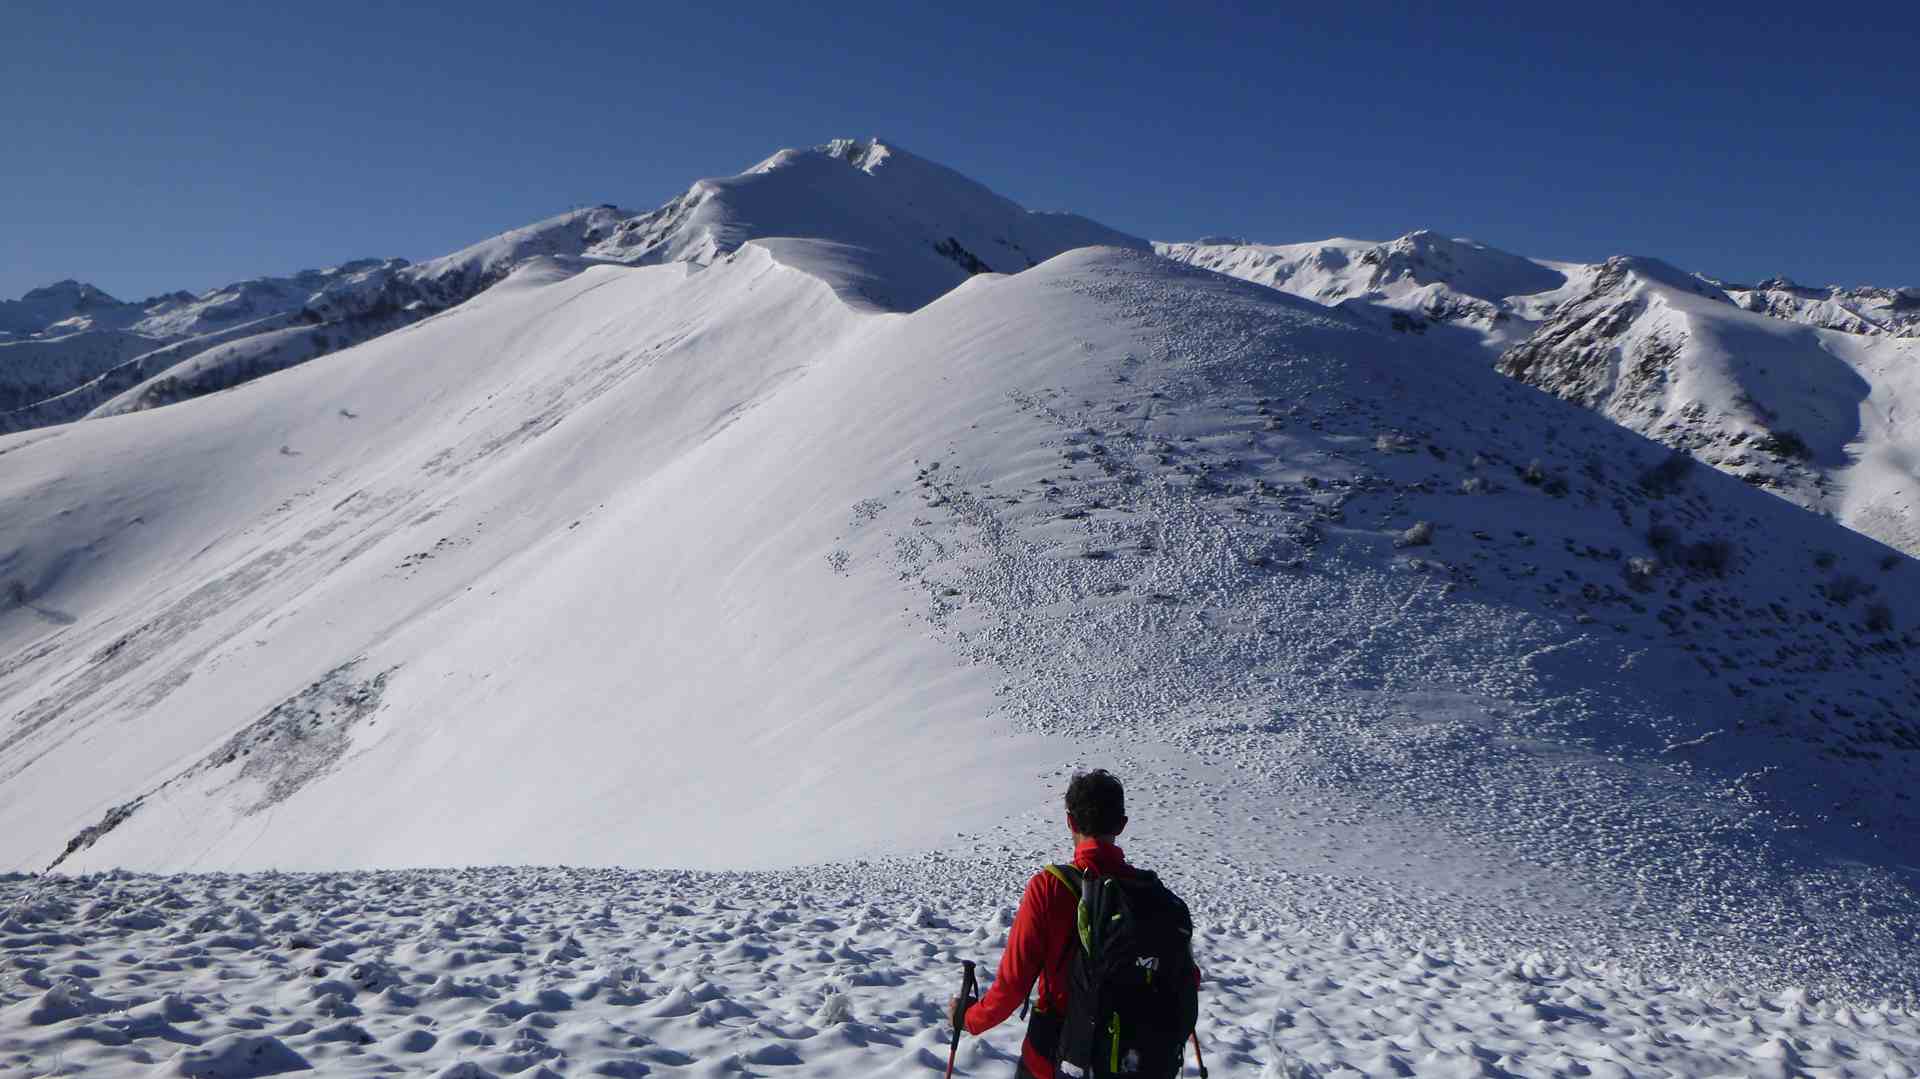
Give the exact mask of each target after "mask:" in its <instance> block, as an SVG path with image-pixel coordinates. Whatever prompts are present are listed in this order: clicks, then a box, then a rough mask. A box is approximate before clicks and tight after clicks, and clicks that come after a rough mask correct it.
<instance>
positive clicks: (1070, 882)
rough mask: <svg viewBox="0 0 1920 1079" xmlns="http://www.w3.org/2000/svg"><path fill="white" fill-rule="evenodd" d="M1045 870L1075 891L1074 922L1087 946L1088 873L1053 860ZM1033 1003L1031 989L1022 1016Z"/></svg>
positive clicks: (1069, 942)
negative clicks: (1084, 893) (1055, 862)
mask: <svg viewBox="0 0 1920 1079" xmlns="http://www.w3.org/2000/svg"><path fill="white" fill-rule="evenodd" d="M1043 872H1045V873H1048V874H1050V875H1051V876H1052V877H1053V879H1055V880H1057V881H1059V882H1060V883H1062V884H1064V885H1066V886H1067V891H1069V892H1072V893H1073V898H1074V904H1075V907H1076V909H1077V910H1078V914H1077V915H1076V916H1075V919H1074V922H1075V924H1076V925H1077V926H1078V928H1079V935H1080V943H1081V946H1082V947H1085V946H1086V942H1087V905H1086V903H1085V902H1084V900H1083V897H1082V893H1081V889H1082V888H1083V887H1084V886H1085V884H1086V879H1087V878H1086V874H1085V873H1082V872H1081V871H1080V867H1078V866H1072V865H1055V864H1053V863H1051V862H1050V863H1048V864H1047V865H1046V867H1045V868H1044V870H1043ZM1067 951H1068V952H1071V951H1073V939H1072V938H1071V937H1069V938H1068V939H1067ZM1032 1005H1033V991H1032V990H1031V989H1029V990H1028V991H1027V999H1026V1000H1024V1001H1022V1002H1021V1004H1020V1018H1022V1019H1025V1018H1026V1017H1027V1011H1028V1009H1029V1008H1031V1007H1032Z"/></svg>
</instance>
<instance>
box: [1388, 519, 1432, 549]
mask: <svg viewBox="0 0 1920 1079" xmlns="http://www.w3.org/2000/svg"><path fill="white" fill-rule="evenodd" d="M1432 542H1433V522H1432V521H1415V522H1413V527H1412V528H1409V529H1407V530H1406V531H1405V532H1402V533H1400V535H1398V536H1396V537H1395V538H1394V541H1393V545H1394V546H1395V547H1425V546H1426V545H1427V544H1429V543H1432Z"/></svg>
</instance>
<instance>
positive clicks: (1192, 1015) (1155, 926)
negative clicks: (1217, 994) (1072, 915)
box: [1047, 865, 1200, 1079]
mask: <svg viewBox="0 0 1920 1079" xmlns="http://www.w3.org/2000/svg"><path fill="white" fill-rule="evenodd" d="M1047 872H1049V873H1052V874H1053V875H1054V876H1056V877H1058V878H1059V879H1060V880H1061V881H1062V882H1063V883H1065V884H1066V885H1067V887H1069V888H1072V889H1073V890H1074V891H1075V892H1077V893H1078V894H1079V896H1080V911H1079V916H1078V929H1079V944H1078V946H1076V947H1075V948H1074V950H1073V951H1074V956H1073V964H1072V974H1071V975H1070V981H1069V983H1068V984H1069V986H1070V991H1069V995H1068V1003H1067V1016H1066V1024H1065V1026H1064V1027H1063V1028H1062V1029H1061V1032H1060V1048H1059V1051H1058V1055H1057V1057H1056V1060H1057V1061H1058V1063H1059V1073H1060V1075H1061V1076H1062V1079H1079V1077H1082V1076H1085V1077H1089V1079H1108V1077H1119V1076H1125V1077H1128V1079H1174V1077H1176V1076H1178V1075H1179V1074H1180V1069H1181V1067H1182V1065H1183V1063H1184V1061H1185V1059H1186V1048H1187V1039H1188V1038H1190V1037H1192V1036H1193V1025H1194V1022H1195V1020H1197V1019H1198V1018H1199V1015H1200V993H1199V989H1198V988H1197V986H1196V985H1195V984H1194V983H1195V982H1196V981H1197V980H1198V979H1196V978H1195V976H1194V964H1193V917H1192V915H1190V914H1189V913H1188V912H1187V905H1186V904H1185V903H1183V902H1181V900H1180V897H1179V896H1177V895H1174V894H1173V892H1172V891H1170V890H1168V888H1167V886H1166V885H1164V884H1161V883H1160V878H1158V877H1156V876H1154V875H1153V874H1152V873H1148V872H1145V871H1136V872H1137V875H1135V876H1131V877H1123V876H1088V875H1086V874H1084V873H1082V872H1080V870H1078V869H1076V868H1074V867H1072V866H1060V865H1050V866H1048V867H1047Z"/></svg>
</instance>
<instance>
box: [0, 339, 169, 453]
mask: <svg viewBox="0 0 1920 1079" xmlns="http://www.w3.org/2000/svg"><path fill="white" fill-rule="evenodd" d="M158 347H160V342H159V341H157V340H155V339H154V338H151V337H147V336H144V335H142V334H137V333H134V332H133V331H131V330H96V331H92V332H89V333H75V334H68V335H66V336H64V337H26V338H21V339H19V340H0V431H6V430H16V429H18V428H15V427H13V426H11V425H7V423H6V420H5V419H4V417H5V416H6V414H8V413H11V412H13V411H15V410H17V409H23V408H28V407H30V406H32V405H34V404H36V403H38V402H40V401H42V400H45V399H46V398H49V397H53V396H56V395H58V394H61V393H65V392H66V391H68V390H69V389H72V388H73V387H74V386H77V385H80V384H81V383H84V382H87V381H90V380H92V379H94V378H98V377H99V376H100V375H101V374H102V373H104V372H107V371H110V370H112V369H114V368H116V367H119V366H121V365H122V364H125V363H126V362H128V361H129V360H132V359H133V358H134V357H136V356H140V355H143V354H145V353H148V352H152V351H153V350H154V349H156V348H158ZM36 426H37V425H36Z"/></svg>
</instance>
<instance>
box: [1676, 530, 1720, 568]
mask: <svg viewBox="0 0 1920 1079" xmlns="http://www.w3.org/2000/svg"><path fill="white" fill-rule="evenodd" d="M1676 560H1677V561H1678V562H1679V563H1680V564H1681V565H1683V566H1685V567H1687V568H1688V569H1690V570H1693V571H1695V572H1697V573H1711V574H1713V575H1714V576H1715V577H1721V576H1724V575H1725V574H1726V572H1727V569H1728V568H1729V567H1730V566H1732V565H1733V544H1731V543H1729V542H1728V541H1726V540H1724V539H1721V538H1720V537H1718V536H1715V537H1714V538H1712V539H1704V540H1701V541H1700V542H1698V543H1689V544H1686V545H1684V546H1682V547H1681V548H1680V549H1679V550H1678V551H1677V552H1676Z"/></svg>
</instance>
